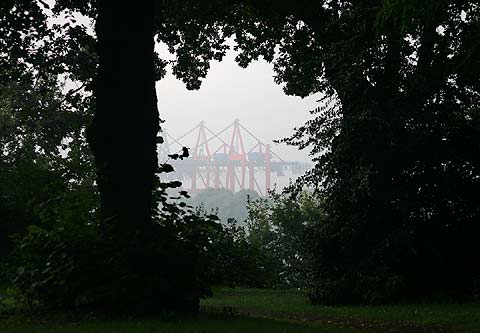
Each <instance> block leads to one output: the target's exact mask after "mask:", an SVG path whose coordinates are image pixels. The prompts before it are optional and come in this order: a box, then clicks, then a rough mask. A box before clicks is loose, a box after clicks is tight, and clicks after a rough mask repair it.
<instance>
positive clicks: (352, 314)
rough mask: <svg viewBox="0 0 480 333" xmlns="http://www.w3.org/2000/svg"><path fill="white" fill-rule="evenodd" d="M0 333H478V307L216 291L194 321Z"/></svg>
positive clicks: (85, 323)
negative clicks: (312, 301) (338, 302)
mask: <svg viewBox="0 0 480 333" xmlns="http://www.w3.org/2000/svg"><path fill="white" fill-rule="evenodd" d="M0 332H1V333H7V332H8V333H170V332H184V333H187V332H188V333H190V332H191V333H193V332H198V333H207V332H208V333H215V332H219V333H220V332H232V333H235V332H242V333H243V332H246V333H248V332H251V333H257V332H271V333H277V332H278V333H280V332H282V333H290V332H292V333H293V332H295V333H297V332H298V333H310V332H324V333H349V332H351V333H360V332H363V333H369V332H393V333H395V332H397V333H407V332H408V333H409V332H424V333H436V332H448V333H456V332H465V333H467V332H468V333H474V332H480V302H469V303H421V304H420V303H416V304H398V305H388V306H349V307H325V306H313V305H309V304H308V303H307V302H306V301H305V298H304V296H303V294H302V292H301V291H297V290H287V291H273V290H257V289H242V288H236V289H230V288H217V289H216V290H214V297H212V298H208V299H206V300H204V301H202V312H201V314H200V315H198V316H191V317H186V316H174V315H166V314H164V315H160V316H156V317H148V318H147V317H145V318H139V317H134V318H129V317H127V318H117V319H112V318H108V319H107V318H102V317H95V316H93V315H90V316H87V317H82V319H79V318H75V317H73V316H72V315H71V314H70V315H66V314H62V315H59V314H56V315H50V316H49V317H48V318H46V317H45V316H41V317H39V316H38V315H37V316H33V317H32V316H25V315H15V316H4V317H3V318H1V319H0Z"/></svg>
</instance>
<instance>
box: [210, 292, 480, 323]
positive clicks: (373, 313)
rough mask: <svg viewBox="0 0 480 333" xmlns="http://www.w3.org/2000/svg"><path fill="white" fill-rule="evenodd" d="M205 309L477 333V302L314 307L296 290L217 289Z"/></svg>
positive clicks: (479, 319)
mask: <svg viewBox="0 0 480 333" xmlns="http://www.w3.org/2000/svg"><path fill="white" fill-rule="evenodd" d="M202 305H203V306H205V307H224V306H231V307H234V308H235V309H237V310H238V311H245V312H252V313H254V312H256V311H257V312H272V313H278V312H284V313H285V312H286V313H302V314H306V315H308V316H309V317H310V318H312V316H313V317H315V315H318V316H327V317H350V318H351V317H355V318H362V319H365V320H371V321H390V322H393V321H408V322H412V323H417V324H419V325H447V326H452V327H455V328H461V329H465V330H467V331H480V302H468V303H409V304H395V305H378V306H338V307H333V306H318V305H316V306H315V305H311V304H309V303H308V302H307V301H306V299H305V296H304V295H303V294H302V292H300V291H297V290H278V291H275V290H258V289H242V288H237V289H231V288H218V289H216V290H214V297H213V298H209V299H206V300H204V301H203V302H202Z"/></svg>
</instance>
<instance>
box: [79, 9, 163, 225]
mask: <svg viewBox="0 0 480 333" xmlns="http://www.w3.org/2000/svg"><path fill="white" fill-rule="evenodd" d="M97 5H98V17H97V22H96V27H95V29H96V34H97V38H98V49H97V52H98V57H99V68H98V74H97V77H96V82H95V97H96V112H95V116H94V120H93V123H92V125H91V127H90V128H89V133H88V139H89V144H90V146H91V148H92V151H93V154H94V156H95V162H96V166H97V173H98V186H99V190H100V197H101V216H102V222H103V223H107V224H112V225H115V226H116V227H118V228H122V229H130V230H144V229H145V227H146V226H147V225H148V224H149V222H150V221H151V213H152V191H153V186H154V174H155V171H156V168H157V154H156V136H157V132H158V130H159V117H158V109H157V98H156V93H155V80H154V76H153V68H154V67H153V66H154V65H153V61H154V60H153V59H154V58H153V57H154V40H153V1H152V0H143V1H137V2H135V4H132V3H131V2H128V1H125V2H124V1H109V0H97Z"/></svg>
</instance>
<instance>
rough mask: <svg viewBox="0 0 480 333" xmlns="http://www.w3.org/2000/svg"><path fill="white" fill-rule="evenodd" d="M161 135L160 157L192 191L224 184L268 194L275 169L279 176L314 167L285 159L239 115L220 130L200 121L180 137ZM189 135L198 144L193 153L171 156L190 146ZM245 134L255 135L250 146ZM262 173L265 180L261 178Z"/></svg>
mask: <svg viewBox="0 0 480 333" xmlns="http://www.w3.org/2000/svg"><path fill="white" fill-rule="evenodd" d="M162 136H163V144H161V145H159V161H160V162H169V163H170V164H172V165H173V166H174V169H175V172H174V173H173V174H169V176H168V177H169V179H172V178H173V179H177V180H181V181H182V183H183V184H184V185H183V186H184V189H187V190H188V191H189V192H191V193H195V192H197V191H200V190H204V189H208V188H215V189H220V188H224V189H229V190H231V191H233V192H235V191H236V190H237V189H240V190H243V189H247V188H248V189H250V190H256V191H258V192H259V193H260V194H267V193H268V190H269V189H270V188H271V175H272V173H276V174H277V176H284V175H285V173H286V172H288V171H289V172H291V173H292V174H302V173H304V172H305V171H306V170H308V169H309V168H310V167H311V166H310V165H309V164H308V163H305V162H297V161H285V160H283V159H282V158H280V157H279V156H278V155H277V154H275V153H274V152H273V151H272V150H271V147H270V145H269V144H265V143H263V142H262V141H261V140H260V139H258V138H257V137H256V136H255V135H254V134H253V133H252V132H250V131H249V130H248V129H247V128H245V127H244V126H243V125H242V124H241V123H240V121H239V120H238V119H236V120H235V121H234V122H233V123H231V124H230V125H228V126H227V127H226V128H224V129H223V130H221V131H220V132H217V133H215V132H214V131H212V130H211V129H210V128H208V127H207V126H206V125H205V122H204V121H201V122H200V123H199V124H198V125H197V126H195V127H194V128H192V129H191V130H189V131H188V132H187V133H185V134H184V135H182V136H180V137H178V138H175V137H173V136H172V135H171V134H170V133H169V132H167V131H165V130H163V131H162ZM188 136H195V137H196V142H195V145H194V146H193V147H191V148H190V154H191V156H190V157H189V158H188V159H184V160H169V159H168V155H170V154H171V153H172V152H177V151H179V150H180V149H181V148H182V147H184V146H187V147H188V145H185V144H183V140H185V138H186V137H188ZM225 136H227V139H225ZM245 136H248V137H249V138H250V139H253V140H254V142H255V144H253V145H250V146H247V145H246V142H245V140H244V137H245ZM260 175H261V176H262V177H261V178H263V181H260V178H259V177H260ZM262 185H263V186H262Z"/></svg>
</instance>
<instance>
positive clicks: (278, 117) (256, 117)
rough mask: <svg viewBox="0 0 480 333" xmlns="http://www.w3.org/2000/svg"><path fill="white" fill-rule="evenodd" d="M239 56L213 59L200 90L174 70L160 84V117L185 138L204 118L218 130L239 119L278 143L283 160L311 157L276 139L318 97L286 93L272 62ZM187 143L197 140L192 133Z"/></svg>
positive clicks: (302, 118)
mask: <svg viewBox="0 0 480 333" xmlns="http://www.w3.org/2000/svg"><path fill="white" fill-rule="evenodd" d="M158 49H159V50H160V54H161V55H162V57H168V54H166V52H165V49H164V48H162V47H161V46H160V47H158ZM234 58H235V53H234V52H233V51H230V52H229V53H228V54H227V56H226V57H225V58H224V60H223V61H222V62H216V61H215V62H212V64H211V68H210V71H209V73H208V75H207V77H206V79H204V80H203V83H202V86H201V88H200V90H197V91H189V90H187V89H186V88H185V84H184V83H183V82H181V81H180V80H177V79H176V78H175V77H174V76H173V75H172V74H171V71H169V72H168V74H167V75H166V77H165V78H163V79H162V80H161V81H160V82H158V83H157V95H158V108H159V112H160V118H162V119H164V120H166V123H165V124H163V125H162V127H165V128H166V129H167V131H168V132H169V133H170V134H172V135H173V136H174V137H179V136H181V135H182V134H184V133H185V132H187V131H188V130H189V129H191V128H193V127H194V126H195V125H197V124H198V123H199V122H200V121H201V120H205V122H206V125H207V126H208V127H210V128H211V129H212V130H213V131H215V132H216V131H220V130H222V129H223V128H225V127H226V126H227V125H228V124H230V123H232V122H233V120H234V119H236V118H238V119H240V121H241V123H242V124H243V125H244V126H245V127H246V128H248V129H249V130H250V131H251V132H253V133H254V134H255V135H256V136H257V137H258V138H259V139H261V140H262V141H263V142H264V143H266V144H268V143H270V144H272V150H273V151H275V152H276V153H277V154H279V155H280V157H282V158H283V159H285V160H301V161H308V160H310V159H309V158H308V154H307V153H306V152H300V151H298V150H297V149H296V148H295V147H287V146H285V145H283V144H282V145H278V144H274V143H272V140H274V139H281V138H284V137H287V136H290V135H291V134H292V133H293V128H294V127H295V126H300V125H302V124H303V123H304V122H305V120H307V119H308V118H310V117H311V115H310V114H309V113H308V111H309V110H311V109H314V108H315V107H316V106H317V103H316V100H317V99H318V96H317V98H316V96H309V97H307V98H305V99H301V98H299V97H292V96H286V95H285V94H284V93H283V90H282V87H281V86H279V85H277V84H275V83H274V81H273V76H274V72H273V65H272V64H269V63H267V62H265V61H263V60H261V61H256V62H253V63H252V64H251V65H250V66H249V67H248V68H246V69H243V68H241V67H239V66H238V65H237V64H236V63H235V61H234ZM187 141H188V144H190V145H192V146H193V145H194V144H195V143H194V141H195V138H193V137H192V136H191V137H189V138H188V139H187ZM247 141H248V139H247ZM247 145H248V143H247Z"/></svg>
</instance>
